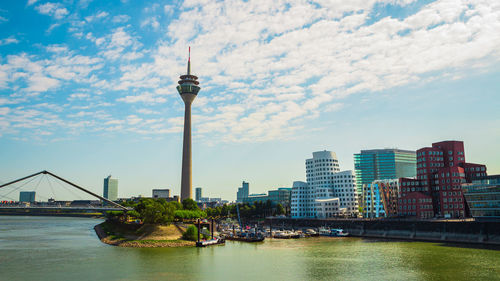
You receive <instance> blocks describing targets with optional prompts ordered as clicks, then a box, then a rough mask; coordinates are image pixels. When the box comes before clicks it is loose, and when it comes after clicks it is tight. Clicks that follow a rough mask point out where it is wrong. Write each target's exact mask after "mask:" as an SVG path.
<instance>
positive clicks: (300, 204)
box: [291, 181, 316, 218]
mask: <svg viewBox="0 0 500 281" xmlns="http://www.w3.org/2000/svg"><path fill="white" fill-rule="evenodd" d="M315 212H316V211H315V206H314V190H312V188H310V187H309V186H308V184H307V183H306V182H303V181H295V182H293V186H292V199H291V214H292V218H313V217H314V214H315Z"/></svg>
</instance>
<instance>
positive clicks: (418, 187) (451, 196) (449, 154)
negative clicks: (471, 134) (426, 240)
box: [398, 141, 486, 218]
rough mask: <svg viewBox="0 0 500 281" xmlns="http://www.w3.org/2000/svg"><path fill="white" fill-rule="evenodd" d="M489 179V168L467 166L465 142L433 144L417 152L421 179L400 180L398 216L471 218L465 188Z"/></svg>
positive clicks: (476, 165) (418, 175)
mask: <svg viewBox="0 0 500 281" xmlns="http://www.w3.org/2000/svg"><path fill="white" fill-rule="evenodd" d="M485 176H486V166H485V165H482V164H473V163H467V162H465V150H464V143H463V142H462V141H443V142H437V143H433V144H432V147H424V148H421V149H419V150H417V177H416V178H414V179H409V178H402V179H401V180H400V196H399V197H400V198H399V199H400V200H399V206H398V212H399V214H400V215H401V216H416V217H418V218H429V217H433V216H437V217H445V218H463V217H467V216H468V215H469V214H468V213H467V208H466V204H465V198H464V194H463V192H462V184H464V183H467V182H471V181H472V180H474V179H476V178H480V177H485ZM429 204H432V209H431V210H429V209H428V205H429ZM419 210H420V211H419Z"/></svg>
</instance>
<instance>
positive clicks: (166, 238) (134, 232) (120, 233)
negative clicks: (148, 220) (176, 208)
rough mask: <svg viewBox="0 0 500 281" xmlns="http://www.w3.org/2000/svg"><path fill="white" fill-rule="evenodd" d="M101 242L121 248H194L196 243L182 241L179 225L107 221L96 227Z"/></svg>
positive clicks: (181, 230)
mask: <svg viewBox="0 0 500 281" xmlns="http://www.w3.org/2000/svg"><path fill="white" fill-rule="evenodd" d="M94 230H95V232H96V234H97V237H99V239H100V240H101V242H103V243H105V244H108V245H112V246H119V247H131V248H164V247H194V246H195V245H196V244H195V242H194V241H187V240H182V239H181V238H182V233H183V231H184V229H183V228H182V227H180V226H178V225H174V224H171V225H168V226H159V225H142V226H140V225H133V224H121V223H117V222H111V221H105V222H103V223H101V224H98V225H96V226H95V227H94Z"/></svg>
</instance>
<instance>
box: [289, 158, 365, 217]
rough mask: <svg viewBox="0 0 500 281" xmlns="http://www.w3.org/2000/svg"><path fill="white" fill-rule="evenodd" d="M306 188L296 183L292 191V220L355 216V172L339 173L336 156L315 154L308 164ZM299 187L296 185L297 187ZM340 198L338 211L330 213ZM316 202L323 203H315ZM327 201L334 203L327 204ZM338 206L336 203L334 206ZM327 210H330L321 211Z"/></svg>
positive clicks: (356, 209) (356, 199)
mask: <svg viewBox="0 0 500 281" xmlns="http://www.w3.org/2000/svg"><path fill="white" fill-rule="evenodd" d="M306 179H307V187H306V186H304V185H303V184H301V183H300V182H294V187H293V188H292V210H291V214H292V217H295V218H302V217H305V218H307V217H311V218H314V217H318V214H319V215H321V216H325V217H333V216H339V215H342V216H356V215H357V214H358V196H357V192H356V177H355V175H354V172H353V171H342V172H340V168H339V162H338V160H337V155H336V154H335V152H332V151H326V150H324V151H317V152H313V158H311V159H307V160H306ZM296 183H297V184H296ZM333 198H338V199H339V200H338V208H337V210H331V209H329V208H330V207H329V206H330V205H328V204H326V203H332V204H333V203H334V201H335V200H333ZM317 199H321V200H320V201H318V202H316V200H317ZM325 199H332V200H330V201H332V202H327V201H328V200H326V201H325ZM335 204H337V203H335ZM318 208H327V209H318Z"/></svg>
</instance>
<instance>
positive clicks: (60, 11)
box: [35, 2, 69, 19]
mask: <svg viewBox="0 0 500 281" xmlns="http://www.w3.org/2000/svg"><path fill="white" fill-rule="evenodd" d="M35 9H36V10H37V11H38V12H39V13H40V14H42V15H48V16H51V17H54V18H55V19H62V18H64V17H65V16H66V15H68V14H69V11H68V10H67V9H66V8H64V7H63V6H62V5H61V4H60V3H51V2H48V3H45V4H41V5H38V6H37V7H36V8H35Z"/></svg>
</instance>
